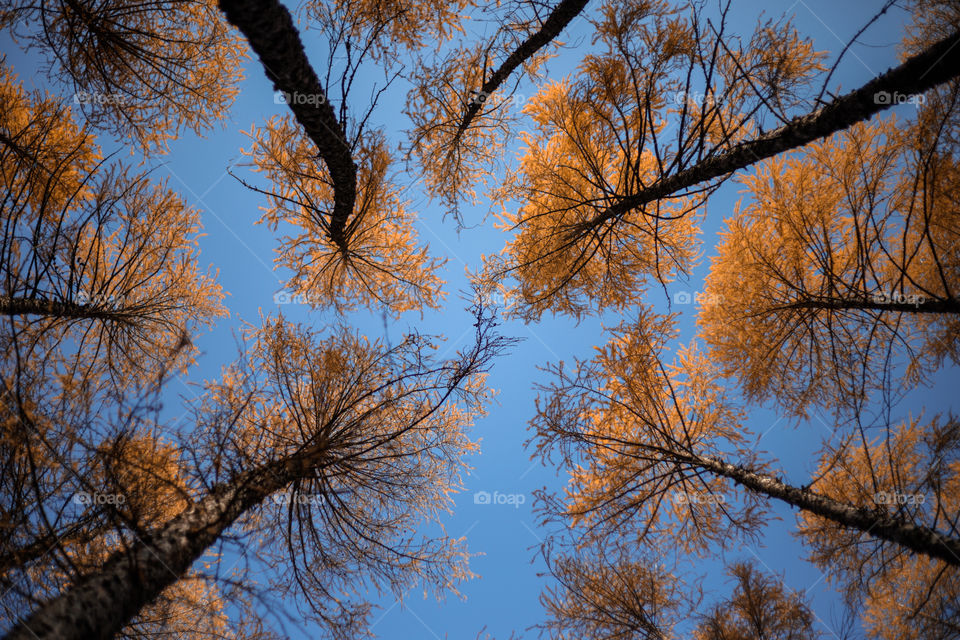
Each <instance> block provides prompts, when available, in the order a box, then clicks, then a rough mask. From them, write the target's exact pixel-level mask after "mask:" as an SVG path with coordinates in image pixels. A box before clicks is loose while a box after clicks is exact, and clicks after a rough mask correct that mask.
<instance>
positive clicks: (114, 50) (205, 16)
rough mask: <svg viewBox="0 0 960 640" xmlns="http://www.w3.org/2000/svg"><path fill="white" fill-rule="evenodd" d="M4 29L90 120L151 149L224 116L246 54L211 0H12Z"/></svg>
mask: <svg viewBox="0 0 960 640" xmlns="http://www.w3.org/2000/svg"><path fill="white" fill-rule="evenodd" d="M4 26H5V27H7V28H9V29H10V30H11V31H12V33H13V34H14V36H15V38H16V39H17V40H18V41H20V42H23V43H24V44H25V45H26V46H29V47H32V48H35V49H37V50H39V51H40V52H41V53H42V54H43V55H44V56H45V57H46V60H47V66H48V70H49V73H50V75H51V76H52V77H54V78H56V79H58V80H59V81H60V82H61V83H62V84H63V86H64V87H65V90H64V94H65V98H66V99H67V100H68V101H72V102H74V103H75V104H76V105H77V107H78V109H79V110H80V111H82V112H83V114H84V116H85V118H86V122H87V123H89V124H90V125H91V126H94V127H98V128H100V129H103V130H104V131H108V132H110V133H112V134H114V135H116V136H118V137H120V138H122V139H128V140H130V141H132V142H133V143H134V144H135V145H136V147H137V148H139V150H140V151H142V152H143V153H147V154H150V153H163V152H165V151H166V149H167V144H168V142H169V141H171V140H174V139H176V138H178V137H179V136H180V135H181V133H183V132H185V131H192V132H194V133H197V134H202V133H203V131H205V130H207V129H209V128H210V127H211V126H212V125H214V124H215V123H217V122H219V121H222V120H223V119H224V117H225V116H226V114H227V112H228V111H229V108H230V105H232V104H233V101H234V98H235V97H236V95H237V92H238V89H237V86H236V85H237V83H238V82H239V81H240V79H241V77H242V71H241V65H242V63H243V60H244V58H246V48H245V46H244V42H243V40H242V39H241V38H240V37H239V36H238V35H237V34H235V33H232V32H231V30H230V29H229V25H228V24H227V23H226V21H225V20H224V19H223V16H222V14H221V12H220V10H219V9H218V8H217V3H216V1H215V0H159V1H158V2H149V3H145V2H141V1H140V0H63V1H62V2H56V3H46V2H45V3H39V4H38V3H32V2H27V1H25V0H14V1H13V2H12V3H10V4H8V6H7V7H6V8H4V10H3V12H2V13H0V27H4Z"/></svg>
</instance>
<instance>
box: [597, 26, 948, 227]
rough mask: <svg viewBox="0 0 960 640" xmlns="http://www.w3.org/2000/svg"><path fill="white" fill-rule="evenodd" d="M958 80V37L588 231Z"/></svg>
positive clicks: (616, 207) (612, 211) (688, 172)
mask: <svg viewBox="0 0 960 640" xmlns="http://www.w3.org/2000/svg"><path fill="white" fill-rule="evenodd" d="M957 76H960V32H957V33H954V34H953V35H951V36H949V37H947V38H944V39H943V40H941V41H939V42H937V43H935V44H933V45H931V46H930V47H928V48H927V49H926V50H924V51H922V52H920V53H918V54H917V55H915V56H913V57H911V58H908V59H907V60H905V61H904V62H903V64H901V65H899V66H897V67H894V68H893V69H890V70H889V71H887V72H886V73H884V74H883V75H881V76H878V77H876V78H874V79H873V80H871V81H870V82H868V83H866V84H865V85H863V86H862V87H860V88H859V89H856V90H854V91H851V92H850V93H848V94H846V95H844V96H841V97H839V98H837V99H836V100H834V101H833V102H831V103H830V104H828V105H827V106H825V107H823V108H822V109H818V110H817V111H814V112H812V113H808V114H806V115H803V116H799V117H797V118H794V119H793V120H791V121H790V122H788V123H787V124H785V125H783V126H782V127H780V128H778V129H775V130H773V131H771V132H769V133H767V134H765V135H762V136H759V137H758V138H755V139H753V140H748V141H745V142H740V143H738V144H736V145H734V146H733V147H732V148H731V149H729V150H727V151H725V152H723V153H719V154H717V155H715V156H712V157H710V158H707V159H705V160H703V161H701V162H698V163H697V164H695V165H693V166H692V167H689V168H687V169H684V170H682V171H679V172H678V173H675V174H674V175H672V176H667V177H663V178H661V179H660V180H658V181H657V182H654V183H653V184H651V185H650V186H649V187H646V188H643V189H640V190H639V191H638V192H636V193H633V194H631V195H628V196H624V197H622V198H620V200H619V201H618V202H616V203H615V204H613V205H611V206H610V207H608V208H607V209H606V210H604V211H603V212H601V213H600V214H599V215H597V217H595V218H594V219H593V220H591V221H590V222H589V223H588V224H587V225H585V226H586V227H589V228H594V227H596V226H599V225H602V224H603V223H605V222H607V221H608V220H613V219H616V218H619V217H620V216H622V215H624V214H625V213H627V212H629V211H631V210H633V209H637V208H639V207H642V206H643V205H645V204H647V203H650V202H654V201H656V200H662V199H663V198H667V197H670V196H672V195H674V194H676V193H680V192H682V191H685V190H686V189H689V188H690V187H693V186H696V185H698V184H702V183H704V182H708V181H710V180H713V179H715V178H720V177H722V176H726V175H729V174H731V173H734V172H735V171H739V170H741V169H745V168H746V167H749V166H750V165H752V164H754V163H757V162H760V161H761V160H765V159H767V158H772V157H773V156H776V155H779V154H781V153H784V152H785V151H790V150H791V149H798V148H800V147H802V146H803V145H805V144H807V143H809V142H813V141H814V140H819V139H820V138H825V137H827V136H829V135H831V134H833V133H836V132H837V131H842V130H843V129H846V128H848V127H850V126H851V125H854V124H856V123H858V122H860V121H862V120H866V119H868V118H870V117H872V116H873V115H874V114H877V113H879V112H881V111H883V110H884V109H888V108H890V107H891V106H892V104H893V103H894V100H892V99H891V96H894V95H911V94H918V93H923V92H924V91H926V90H928V89H931V88H933V87H935V86H937V85H939V84H942V83H944V82H947V81H948V80H951V79H953V78H956V77H957Z"/></svg>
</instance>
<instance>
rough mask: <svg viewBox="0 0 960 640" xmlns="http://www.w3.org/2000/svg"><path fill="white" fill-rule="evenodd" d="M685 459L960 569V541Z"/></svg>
mask: <svg viewBox="0 0 960 640" xmlns="http://www.w3.org/2000/svg"><path fill="white" fill-rule="evenodd" d="M682 459H685V461H686V462H688V463H689V464H691V465H693V466H695V467H698V468H700V469H704V470H707V471H711V472H713V473H715V474H717V475H719V476H723V477H725V478H729V479H731V480H733V481H734V482H736V483H737V484H739V485H742V486H744V487H746V488H748V489H750V490H752V491H755V492H756V493H760V494H763V495H765V496H769V497H771V498H776V499H777V500H781V501H783V502H786V503H787V504H789V505H792V506H794V507H797V508H800V509H803V510H804V511H808V512H810V513H813V514H816V515H818V516H820V517H822V518H826V519H827V520H830V521H831V522H835V523H836V524H839V525H841V526H844V527H848V528H851V529H858V530H860V531H862V532H864V533H865V534H867V535H870V536H873V537H874V538H878V539H880V540H886V541H888V542H893V543H896V544H898V545H901V546H903V547H906V548H908V549H910V550H912V551H915V552H917V553H920V554H923V555H925V556H929V557H931V558H935V559H937V560H943V561H944V562H946V563H947V564H950V565H953V566H955V567H958V566H960V539H957V538H951V537H948V536H945V535H943V534H941V533H939V532H937V531H935V530H934V529H929V528H927V527H918V526H916V525H914V524H910V523H908V522H904V521H903V520H900V519H897V518H892V517H890V516H888V515H885V514H883V513H880V512H878V511H874V510H873V509H869V508H866V507H858V506H855V505H851V504H848V503H845V502H840V501H838V500H834V499H833V498H829V497H827V496H824V495H821V494H819V493H816V492H814V491H811V490H810V489H805V488H799V487H794V486H792V485H789V484H786V483H785V482H782V481H781V480H778V479H776V478H774V477H771V476H768V475H766V474H762V473H757V472H755V471H750V470H749V469H744V468H742V467H738V466H735V465H732V464H730V463H729V462H725V461H723V460H721V459H719V458H708V457H704V456H697V455H694V454H690V455H687V456H682Z"/></svg>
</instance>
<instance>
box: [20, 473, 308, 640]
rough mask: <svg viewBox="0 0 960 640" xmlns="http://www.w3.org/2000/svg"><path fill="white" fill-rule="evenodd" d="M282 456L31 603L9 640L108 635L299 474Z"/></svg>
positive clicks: (69, 639) (64, 639) (218, 487)
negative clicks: (47, 597)
mask: <svg viewBox="0 0 960 640" xmlns="http://www.w3.org/2000/svg"><path fill="white" fill-rule="evenodd" d="M304 469H305V467H304V465H303V464H300V463H299V461H296V460H294V461H291V460H287V461H284V462H281V463H279V464H274V465H268V466H265V467H261V468H259V469H255V470H252V471H250V472H247V473H244V474H241V475H240V476H239V477H238V478H236V479H235V480H234V481H233V482H229V483H224V484H220V485H216V486H215V487H214V488H213V489H212V490H211V491H210V493H208V494H207V495H206V496H205V497H203V498H202V499H201V500H199V501H197V502H195V503H193V504H192V505H191V506H189V507H188V508H187V509H185V510H184V511H183V512H182V513H180V514H179V515H178V516H176V517H175V518H173V519H172V520H170V521H169V522H168V523H166V524H165V525H163V526H161V527H160V528H159V529H158V530H157V531H156V532H154V533H153V534H152V535H150V536H149V539H146V538H143V539H141V540H140V541H139V542H138V543H137V544H136V545H134V546H133V547H132V548H131V549H129V550H128V551H127V552H117V553H116V554H114V555H113V556H111V557H110V558H109V559H108V560H107V561H106V563H105V564H104V566H103V568H102V569H101V570H100V571H98V572H97V573H96V574H94V575H91V576H88V577H87V578H83V579H81V580H80V581H79V582H77V583H76V584H74V585H72V586H70V587H68V588H67V589H66V591H64V592H63V593H61V594H60V595H58V596H57V597H55V598H53V599H52V600H50V601H48V602H47V603H46V604H44V605H42V606H40V607H39V608H38V609H36V610H35V611H34V612H33V613H32V614H31V615H30V617H29V618H27V619H26V620H23V621H21V622H20V623H19V624H18V625H17V626H16V627H14V629H13V630H12V631H11V632H10V633H9V634H8V635H7V639H8V640H48V639H49V640H54V639H61V640H72V639H76V640H83V639H91V638H102V639H104V640H106V639H107V638H112V637H114V635H115V634H116V633H117V632H118V631H120V630H121V629H122V628H123V627H124V626H125V625H126V624H128V623H129V622H130V620H131V619H133V618H134V617H135V616H136V615H137V613H138V612H139V611H140V610H141V609H142V608H143V607H144V606H145V605H147V604H149V603H150V602H152V601H153V600H154V599H155V598H156V597H157V596H159V595H160V593H161V592H162V591H163V590H164V589H165V588H167V587H168V586H170V585H171V584H173V583H175V582H176V581H177V580H179V579H180V578H181V577H183V575H184V574H186V572H187V571H188V570H189V569H190V567H191V565H192V564H193V563H194V561H196V560H197V559H198V558H199V557H200V556H201V555H203V552H204V551H205V550H206V549H207V548H208V547H209V546H211V545H212V544H213V543H214V542H216V540H217V539H218V538H219V537H220V536H221V535H222V534H223V533H224V532H225V531H226V530H227V529H228V528H229V527H230V526H231V525H232V524H233V523H234V522H235V521H236V519H237V518H238V517H240V516H241V515H242V514H243V513H244V512H245V511H247V510H248V509H250V508H251V507H253V506H255V505H256V504H258V503H260V502H261V501H263V500H264V499H265V498H266V497H267V496H269V495H270V494H272V493H274V492H276V491H278V490H280V489H282V488H283V487H284V486H286V485H287V484H288V483H289V482H290V481H291V480H292V479H293V478H295V477H296V476H297V475H298V474H302V473H304Z"/></svg>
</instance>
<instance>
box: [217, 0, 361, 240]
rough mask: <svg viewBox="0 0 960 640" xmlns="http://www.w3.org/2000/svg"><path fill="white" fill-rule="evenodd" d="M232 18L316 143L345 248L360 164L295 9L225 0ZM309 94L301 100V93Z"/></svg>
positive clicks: (259, 0) (335, 230) (333, 225)
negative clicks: (310, 57)
mask: <svg viewBox="0 0 960 640" xmlns="http://www.w3.org/2000/svg"><path fill="white" fill-rule="evenodd" d="M220 9H221V10H222V11H223V12H224V14H226V16H227V20H229V21H230V23H231V24H233V25H234V26H236V27H237V28H238V29H240V31H241V32H242V33H243V35H244V36H246V38H247V41H248V42H249V43H250V47H251V48H252V49H253V51H254V52H255V53H256V54H257V56H258V57H259V58H260V62H261V63H262V64H263V70H264V71H265V72H266V74H267V78H269V79H270V81H271V82H273V87H274V89H275V90H277V91H282V92H283V93H284V95H285V96H288V97H291V99H289V100H288V105H287V106H288V107H290V110H291V111H293V115H294V116H295V117H296V118H297V122H299V123H300V125H301V126H303V128H304V129H305V130H306V133H307V135H308V136H309V137H310V139H311V140H312V141H313V143H314V144H316V145H317V150H318V151H319V156H320V157H321V158H322V159H323V162H324V163H325V164H326V165H327V169H328V170H329V171H330V178H331V180H332V182H333V213H332V215H331V217H330V222H329V231H328V236H329V238H330V239H331V240H332V241H333V242H334V244H336V245H337V247H339V248H340V250H341V251H343V252H344V253H345V252H346V251H347V247H348V244H347V243H348V240H349V238H348V237H347V235H346V226H347V219H348V218H349V217H350V215H351V214H352V213H353V208H354V204H355V202H356V198H357V167H356V165H355V164H354V162H353V157H352V156H351V155H350V145H349V144H348V143H347V138H346V134H345V132H344V130H343V128H342V127H341V126H340V122H339V120H338V119H337V115H336V113H335V112H334V110H333V106H332V105H331V104H330V100H329V99H328V98H327V94H326V92H325V91H324V90H323V88H322V87H321V86H320V80H319V78H318V77H317V74H316V72H315V71H314V70H313V67H312V66H310V61H309V60H308V59H307V54H306V52H305V51H304V49H303V42H301V41H300V34H299V32H298V31H297V28H296V27H295V26H294V24H293V18H291V17H290V12H289V11H287V9H286V8H285V7H284V6H283V5H282V4H280V3H279V2H278V1H277V0H220ZM298 96H300V97H303V98H309V99H297V97H298Z"/></svg>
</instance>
